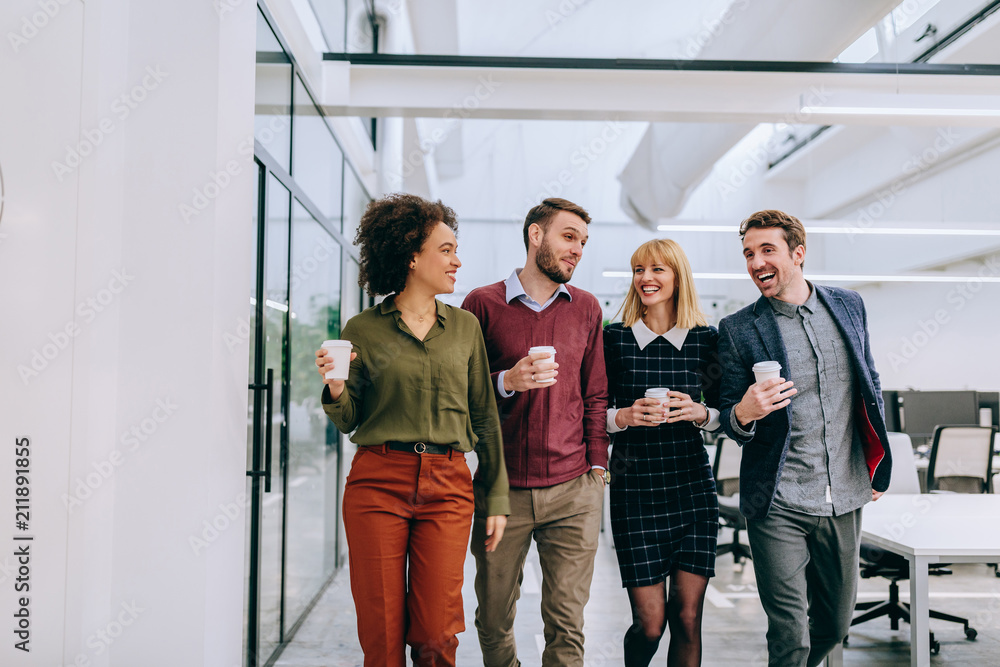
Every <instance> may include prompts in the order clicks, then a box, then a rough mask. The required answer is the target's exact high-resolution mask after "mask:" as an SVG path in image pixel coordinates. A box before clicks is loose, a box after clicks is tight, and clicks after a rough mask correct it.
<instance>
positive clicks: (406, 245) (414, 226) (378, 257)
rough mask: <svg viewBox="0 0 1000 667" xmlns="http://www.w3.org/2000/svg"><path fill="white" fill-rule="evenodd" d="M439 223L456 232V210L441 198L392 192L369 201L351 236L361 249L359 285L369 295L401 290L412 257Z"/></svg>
mask: <svg viewBox="0 0 1000 667" xmlns="http://www.w3.org/2000/svg"><path fill="white" fill-rule="evenodd" d="M439 222H443V223H444V224H446V225H448V227H450V228H451V230H452V231H453V232H458V221H457V220H456V219H455V211H453V210H451V208H449V207H447V206H445V205H444V204H442V203H441V201H440V200H438V201H436V202H430V201H427V200H426V199H422V198H420V197H417V196H416V195H408V194H403V193H395V194H391V195H387V196H385V197H383V198H382V199H376V200H374V201H372V202H371V203H369V204H368V208H366V209H365V214H364V215H362V216H361V222H360V223H358V233H357V234H356V235H355V237H354V243H355V245H357V246H359V247H360V248H361V260H360V268H361V270H360V273H359V275H358V284H359V285H361V286H362V287H363V288H365V289H366V290H367V291H368V293H369V294H370V295H372V296H378V295H380V294H392V293H393V292H395V293H397V294H398V293H399V292H402V291H403V288H404V287H406V278H407V276H408V275H409V274H410V262H411V261H412V260H413V256H414V255H416V254H417V253H418V252H420V248H421V247H423V245H424V241H426V240H427V237H428V236H430V234H431V231H433V229H434V228H435V227H436V226H437V224H438V223H439Z"/></svg>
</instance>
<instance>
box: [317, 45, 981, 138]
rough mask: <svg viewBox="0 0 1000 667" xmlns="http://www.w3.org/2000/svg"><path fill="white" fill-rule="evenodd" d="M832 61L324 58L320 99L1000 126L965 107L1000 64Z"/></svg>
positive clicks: (451, 108) (413, 112)
mask: <svg viewBox="0 0 1000 667" xmlns="http://www.w3.org/2000/svg"><path fill="white" fill-rule="evenodd" d="M824 65H825V64H824ZM829 65H831V67H829V68H827V69H828V70H829V71H727V70H707V71H697V70H680V71H678V70H672V69H617V68H616V69H582V68H565V69H549V68H544V67H492V66H478V67H476V66H468V67H461V66H456V67H452V66H441V65H400V64H364V65H359V64H354V63H351V62H347V61H325V62H324V63H323V79H324V85H323V93H322V104H323V107H324V109H325V111H326V112H327V113H328V114H330V115H343V116H403V117H430V118H434V117H438V118H455V119H465V118H499V119H551V120H618V121H654V122H655V121H660V122H698V123H705V122H723V123H812V124H831V125H854V124H869V125H929V126H937V125H970V126H990V127H1000V116H998V115H992V116H989V115H983V116H981V115H969V113H968V111H967V110H969V109H972V110H976V109H982V110H984V111H986V112H987V113H988V112H989V111H990V110H996V109H1000V78H998V75H1000V67H997V66H980V67H979V68H977V69H976V70H975V71H977V72H978V74H976V75H971V74H946V73H944V74H936V73H935V74H927V73H909V74H896V73H869V72H867V71H850V68H847V67H844V68H837V67H836V66H834V64H832V63H830V64H829ZM925 67H934V66H925ZM841 69H843V70H847V71H839V70H841ZM856 69H857V68H856V67H855V70H856ZM837 108H840V109H844V108H849V110H848V111H847V112H844V111H834V110H832V109H837ZM867 108H870V111H867V112H866V111H865V109H867ZM804 109H805V110H804ZM916 109H923V110H924V111H921V112H920V113H915V111H914V110H916ZM994 113H995V112H994Z"/></svg>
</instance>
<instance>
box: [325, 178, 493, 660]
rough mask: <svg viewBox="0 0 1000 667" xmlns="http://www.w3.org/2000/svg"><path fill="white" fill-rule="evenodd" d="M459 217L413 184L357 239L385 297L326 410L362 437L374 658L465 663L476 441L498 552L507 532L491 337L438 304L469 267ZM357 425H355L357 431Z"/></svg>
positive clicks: (374, 213) (379, 210)
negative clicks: (462, 646) (465, 582)
mask: <svg viewBox="0 0 1000 667" xmlns="http://www.w3.org/2000/svg"><path fill="white" fill-rule="evenodd" d="M457 227H458V224H457V222H456V220H455V213H454V211H452V210H451V209H450V208H448V207H447V206H445V205H443V204H442V203H441V202H428V201H425V200H423V199H421V198H420V197H416V196H413V195H405V194H395V195H389V196H388V197H385V198H383V199H380V200H378V201H374V202H372V203H371V204H369V206H368V209H367V210H366V211H365V214H364V216H363V217H362V218H361V223H360V225H359V227H358V232H357V237H356V239H355V243H356V244H358V245H359V246H360V248H361V262H360V264H361V272H360V279H359V283H360V284H361V285H362V286H363V287H365V288H367V290H368V292H369V294H372V295H389V296H388V297H387V298H386V299H385V300H384V301H383V302H382V303H380V304H379V305H377V306H373V307H372V308H369V309H368V310H366V311H364V312H363V313H361V314H359V315H357V316H355V317H353V318H351V320H350V321H349V322H348V323H347V325H346V326H345V327H344V330H343V338H344V339H345V340H349V341H351V343H352V344H353V348H354V352H353V353H352V354H351V368H350V374H349V377H348V380H347V381H346V382H345V381H342V380H332V379H326V378H325V375H326V372H327V371H330V370H333V367H334V363H333V358H332V357H331V356H328V355H327V352H326V350H323V349H320V350H317V352H316V365H317V366H318V368H319V372H320V374H321V375H323V376H324V380H323V382H324V384H326V389H324V391H323V408H324V409H325V410H326V413H327V415H328V416H329V417H330V419H331V420H333V422H334V423H335V424H336V425H337V428H339V429H340V430H341V431H343V432H344V433H349V432H351V431H355V432H354V435H353V436H352V437H351V439H352V440H353V441H354V442H355V443H357V444H358V445H359V447H358V453H357V454H356V455H355V457H354V461H353V462H352V464H351V472H350V475H349V476H348V478H347V486H346V487H345V490H344V527H345V529H346V532H347V543H348V548H349V555H350V572H351V592H352V593H353V595H354V603H355V608H356V609H357V615H358V638H359V639H360V641H361V647H362V649H363V650H364V653H365V665H366V666H368V665H379V666H380V667H381V666H383V665H392V666H398V667H403V665H404V664H405V662H406V654H405V646H406V645H409V646H410V647H411V657H412V659H413V664H414V665H454V664H455V650H456V648H457V647H458V639H457V638H456V635H457V634H458V633H459V632H462V631H463V630H465V614H464V612H463V608H462V579H463V564H464V562H465V554H466V549H467V546H468V543H469V532H470V529H471V526H472V515H473V502H474V501H473V493H472V477H471V475H470V473H469V467H468V465H467V464H466V462H465V453H466V452H469V451H472V450H473V449H475V450H476V452H477V454H478V457H479V470H478V473H477V474H478V475H479V479H480V480H481V481H482V482H483V484H484V486H485V488H486V489H487V495H486V501H485V504H486V507H485V508H483V509H484V510H485V512H486V514H487V515H488V517H489V518H488V519H487V531H486V533H487V539H486V549H487V550H488V551H492V550H494V549H496V545H497V544H498V543H499V542H500V539H501V537H502V536H503V530H504V526H505V525H506V522H507V516H506V515H507V514H509V513H510V509H509V501H508V484H507V471H506V467H505V466H504V459H503V444H502V442H501V436H500V418H499V416H498V414H497V408H496V402H495V398H494V395H493V387H492V384H491V382H490V369H489V363H488V361H487V357H486V346H485V344H484V343H483V335H482V332H481V330H480V328H479V322H478V320H476V318H475V316H473V315H472V314H471V313H467V312H465V311H463V310H460V309H458V308H454V307H452V306H448V305H446V304H443V303H441V302H440V301H438V300H437V299H436V298H435V296H436V295H438V294H450V293H451V292H453V291H454V290H455V273H456V271H457V270H458V268H459V267H460V266H461V265H462V263H461V262H460V261H459V259H458V257H457V255H456V250H457V248H458V242H457V241H456V239H455V230H456V229H457ZM355 429H356V430H355Z"/></svg>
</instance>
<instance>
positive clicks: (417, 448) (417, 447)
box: [413, 442, 427, 454]
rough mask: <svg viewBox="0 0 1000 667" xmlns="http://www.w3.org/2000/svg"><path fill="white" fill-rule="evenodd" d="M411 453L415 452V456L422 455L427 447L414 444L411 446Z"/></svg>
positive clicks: (419, 443) (417, 443)
mask: <svg viewBox="0 0 1000 667" xmlns="http://www.w3.org/2000/svg"><path fill="white" fill-rule="evenodd" d="M413 451H415V452H416V453H417V454H423V453H424V452H426V451H427V445H425V444H424V443H422V442H416V443H414V444H413Z"/></svg>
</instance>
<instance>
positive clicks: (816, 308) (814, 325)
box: [768, 285, 872, 516]
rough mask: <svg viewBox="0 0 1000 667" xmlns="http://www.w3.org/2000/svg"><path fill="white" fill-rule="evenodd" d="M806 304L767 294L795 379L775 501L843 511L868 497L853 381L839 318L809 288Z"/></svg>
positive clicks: (823, 512)
mask: <svg viewBox="0 0 1000 667" xmlns="http://www.w3.org/2000/svg"><path fill="white" fill-rule="evenodd" d="M809 289H810V293H809V298H808V299H807V300H806V302H805V303H804V304H802V305H801V306H797V305H795V304H793V303H787V302H785V301H780V300H778V299H768V301H770V303H771V308H772V309H773V310H774V315H775V320H776V322H777V324H778V331H779V332H780V333H781V338H782V340H783V341H784V344H785V352H786V354H787V356H788V366H789V367H788V368H787V369H783V370H782V375H783V376H784V377H785V378H787V379H789V380H792V381H793V382H794V383H795V387H796V389H798V393H797V394H796V395H795V396H793V397H792V404H791V423H790V430H791V442H790V443H789V447H788V453H787V455H786V456H785V464H784V467H783V468H782V470H781V475H780V477H779V479H778V487H777V490H776V493H775V497H774V503H775V504H776V505H778V506H779V507H783V508H785V509H790V510H794V511H797V512H802V513H805V514H810V515H813V516H839V515H841V514H845V513H847V512H852V511H854V510H856V509H858V508H859V507H861V506H863V505H864V504H865V503H866V502H868V501H869V500H871V497H872V492H871V480H870V478H869V476H868V468H867V465H866V464H865V457H864V451H863V449H862V447H861V443H860V442H858V443H857V444H856V445H855V440H856V439H857V438H856V436H855V433H854V401H855V398H856V393H855V392H856V387H855V384H856V381H855V379H854V371H853V369H852V368H851V358H850V355H849V354H848V350H847V346H846V345H845V344H844V339H843V337H842V336H841V333H840V330H839V329H838V328H837V324H836V322H835V321H834V319H833V316H832V315H831V314H830V311H828V310H827V309H826V306H824V305H823V304H822V303H820V301H819V299H818V298H817V297H816V290H815V289H813V287H812V285H810V286H809Z"/></svg>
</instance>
